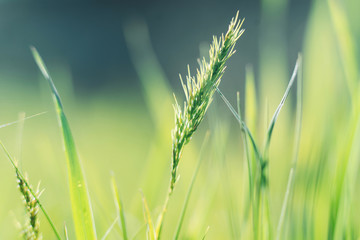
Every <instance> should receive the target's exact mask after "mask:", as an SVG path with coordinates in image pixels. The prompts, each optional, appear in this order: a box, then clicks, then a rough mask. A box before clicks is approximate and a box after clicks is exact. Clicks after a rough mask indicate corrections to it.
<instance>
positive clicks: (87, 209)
mask: <svg viewBox="0 0 360 240" xmlns="http://www.w3.org/2000/svg"><path fill="white" fill-rule="evenodd" d="M31 51H32V54H33V56H34V59H35V61H36V63H37V65H38V67H39V68H40V70H41V72H42V74H43V75H44V77H45V78H46V80H47V81H48V83H49V85H50V88H51V92H52V95H53V100H54V105H55V109H56V113H57V117H58V119H59V123H60V128H61V131H62V136H63V143H64V147H65V153H66V158H67V166H68V172H69V185H70V198H71V206H72V212H73V219H74V224H75V233H76V238H77V239H96V231H95V225H94V219H93V214H92V209H91V204H90V199H89V193H88V190H87V187H86V183H85V179H84V175H83V170H82V166H81V162H80V159H79V156H78V153H77V150H76V147H75V143H74V139H73V136H72V134H71V131H70V126H69V123H68V121H67V119H66V116H65V113H64V110H63V106H62V103H61V99H60V96H59V94H58V92H57V90H56V87H55V85H54V83H53V81H52V79H51V77H50V75H49V73H48V71H47V69H46V66H45V64H44V62H43V60H42V59H41V57H40V55H39V53H38V52H37V50H36V49H35V48H34V47H31Z"/></svg>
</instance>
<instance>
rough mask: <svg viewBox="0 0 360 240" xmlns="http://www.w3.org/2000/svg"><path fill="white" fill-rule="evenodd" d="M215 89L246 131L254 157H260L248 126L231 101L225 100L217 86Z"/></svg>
mask: <svg viewBox="0 0 360 240" xmlns="http://www.w3.org/2000/svg"><path fill="white" fill-rule="evenodd" d="M216 91H217V92H218V93H219V94H220V97H221V98H222V99H223V101H224V102H225V104H226V106H227V107H228V108H229V109H230V111H231V113H232V114H233V115H234V117H235V118H236V120H237V121H238V122H239V123H240V124H241V126H242V128H243V129H244V131H245V132H246V134H247V135H248V136H249V138H250V142H251V145H252V146H253V148H254V151H255V154H256V157H257V158H258V159H262V158H261V153H260V151H259V148H258V147H257V145H256V142H255V139H254V138H253V136H252V134H251V132H250V130H249V128H248V127H247V126H246V124H245V122H244V121H242V120H241V117H240V115H239V114H238V113H237V112H236V110H235V109H234V107H233V106H232V105H231V103H230V102H229V101H228V100H227V98H226V97H225V96H224V94H223V93H222V92H221V91H220V89H219V88H216Z"/></svg>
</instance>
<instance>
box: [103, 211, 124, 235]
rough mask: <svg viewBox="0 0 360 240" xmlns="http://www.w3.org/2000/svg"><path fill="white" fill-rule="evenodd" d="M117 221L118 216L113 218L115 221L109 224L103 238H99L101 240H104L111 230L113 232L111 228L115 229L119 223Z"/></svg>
mask: <svg viewBox="0 0 360 240" xmlns="http://www.w3.org/2000/svg"><path fill="white" fill-rule="evenodd" d="M119 219H120V218H119V216H117V217H116V218H115V220H114V221H113V222H112V223H111V225H110V227H109V228H108V229H107V230H106V232H105V234H104V236H103V237H102V238H101V240H105V239H106V238H107V237H108V236H109V234H110V232H111V230H113V228H114V227H115V225H116V223H117V222H118V221H119Z"/></svg>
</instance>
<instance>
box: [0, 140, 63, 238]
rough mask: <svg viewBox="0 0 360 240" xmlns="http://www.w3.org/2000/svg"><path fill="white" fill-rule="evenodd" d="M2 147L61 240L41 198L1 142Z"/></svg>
mask: <svg viewBox="0 0 360 240" xmlns="http://www.w3.org/2000/svg"><path fill="white" fill-rule="evenodd" d="M0 145H1V147H2V149H3V150H4V152H5V154H6V157H7V158H8V159H9V161H10V163H11V165H12V166H13V167H14V169H15V171H16V172H17V174H18V175H19V178H20V179H21V180H22V181H23V182H24V183H25V185H26V187H27V188H28V189H29V191H30V193H31V195H32V196H33V197H34V199H35V200H36V202H37V204H38V205H39V208H40V209H41V211H42V212H43V214H44V215H45V218H46V220H47V221H48V223H49V224H50V226H51V229H52V230H53V232H54V234H55V236H56V239H59V240H60V239H61V237H60V234H59V232H58V231H57V230H56V228H55V225H54V223H53V221H52V220H51V218H50V216H49V214H48V213H47V212H46V210H45V208H44V207H43V205H42V204H41V202H40V201H39V198H38V197H37V196H36V194H35V191H34V190H33V189H32V188H31V186H30V184H29V183H28V182H27V181H26V179H25V177H24V175H23V174H22V172H21V171H20V169H19V168H18V167H17V166H16V164H15V160H14V159H13V158H12V157H11V155H10V153H9V152H8V150H7V149H6V148H5V146H4V144H3V143H2V142H1V141H0Z"/></svg>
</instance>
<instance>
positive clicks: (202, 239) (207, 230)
mask: <svg viewBox="0 0 360 240" xmlns="http://www.w3.org/2000/svg"><path fill="white" fill-rule="evenodd" d="M209 230H210V226H208V227H207V228H206V230H205V233H204V236H203V237H202V238H201V240H205V238H206V236H207V234H208V232H209Z"/></svg>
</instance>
